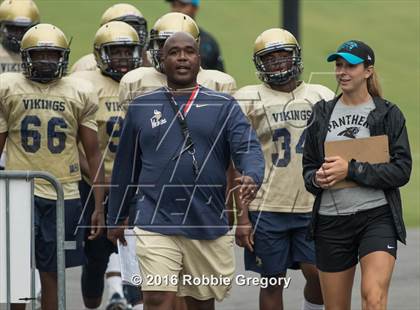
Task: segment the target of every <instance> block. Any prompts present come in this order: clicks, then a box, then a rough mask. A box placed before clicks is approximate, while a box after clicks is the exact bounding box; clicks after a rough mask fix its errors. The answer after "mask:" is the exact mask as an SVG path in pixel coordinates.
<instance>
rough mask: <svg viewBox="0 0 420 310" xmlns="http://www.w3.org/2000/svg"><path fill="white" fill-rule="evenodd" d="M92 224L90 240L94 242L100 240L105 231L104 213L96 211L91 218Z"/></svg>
mask: <svg viewBox="0 0 420 310" xmlns="http://www.w3.org/2000/svg"><path fill="white" fill-rule="evenodd" d="M90 223H91V228H90V235H89V237H88V239H89V240H94V239H96V238H98V237H99V236H100V235H101V234H102V232H103V231H104V226H105V218H104V212H103V211H102V210H96V209H95V210H94V211H93V213H92V216H91V218H90Z"/></svg>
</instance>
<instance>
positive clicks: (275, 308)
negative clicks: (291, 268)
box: [260, 273, 286, 310]
mask: <svg viewBox="0 0 420 310" xmlns="http://www.w3.org/2000/svg"><path fill="white" fill-rule="evenodd" d="M274 277H275V278H279V277H286V273H281V274H278V275H276V276H273V278H274ZM270 278H271V277H270ZM268 282H269V281H268V279H267V283H268ZM278 282H280V281H278ZM281 283H283V281H282V282H281ZM282 309H283V284H280V285H268V286H267V287H266V288H261V289H260V310H282Z"/></svg>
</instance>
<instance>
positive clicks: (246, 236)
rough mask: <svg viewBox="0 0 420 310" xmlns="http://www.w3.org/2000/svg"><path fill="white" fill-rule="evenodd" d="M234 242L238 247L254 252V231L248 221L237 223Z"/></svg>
mask: <svg viewBox="0 0 420 310" xmlns="http://www.w3.org/2000/svg"><path fill="white" fill-rule="evenodd" d="M235 242H236V244H237V245H238V246H240V247H242V248H247V249H248V250H250V251H251V252H254V231H253V228H252V224H251V222H250V221H248V222H243V223H239V222H238V225H237V226H236V231H235Z"/></svg>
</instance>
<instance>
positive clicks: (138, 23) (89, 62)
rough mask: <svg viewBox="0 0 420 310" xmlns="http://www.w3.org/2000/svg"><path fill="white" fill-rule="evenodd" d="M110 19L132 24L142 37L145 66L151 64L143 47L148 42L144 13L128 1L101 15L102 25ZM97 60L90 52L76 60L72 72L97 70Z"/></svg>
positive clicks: (115, 5) (141, 43) (112, 7)
mask: <svg viewBox="0 0 420 310" xmlns="http://www.w3.org/2000/svg"><path fill="white" fill-rule="evenodd" d="M110 21H122V22H125V23H127V24H129V25H130V26H132V27H133V28H134V29H135V30H136V31H137V34H138V36H139V39H140V45H141V47H142V50H143V51H144V52H143V55H142V58H143V66H149V65H150V63H149V61H148V59H147V56H146V50H145V49H143V48H144V47H145V46H146V44H147V35H148V32H147V21H146V19H145V18H144V17H143V14H142V13H141V12H140V11H139V10H138V9H137V8H136V7H135V6H133V5H131V4H126V3H119V4H114V5H113V6H111V7H110V8H108V9H107V10H106V11H105V12H104V14H103V15H102V17H101V26H103V25H105V24H106V23H109V22H110ZM96 68H97V62H96V61H95V56H94V55H93V53H92V54H88V55H85V56H83V57H82V58H80V59H79V60H78V61H76V62H75V63H74V64H73V66H72V67H71V70H70V72H76V71H86V70H96Z"/></svg>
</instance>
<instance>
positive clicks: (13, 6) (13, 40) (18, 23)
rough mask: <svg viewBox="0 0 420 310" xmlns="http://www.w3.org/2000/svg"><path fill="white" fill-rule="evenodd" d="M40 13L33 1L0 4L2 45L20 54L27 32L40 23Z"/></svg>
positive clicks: (0, 36) (13, 1)
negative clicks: (22, 41) (21, 43)
mask: <svg viewBox="0 0 420 310" xmlns="http://www.w3.org/2000/svg"><path fill="white" fill-rule="evenodd" d="M39 19H40V18H39V11H38V8H37V6H36V4H35V3H34V2H33V1H32V0H4V1H3V2H2V3H1V4H0V43H1V44H2V45H3V46H4V47H5V48H7V49H8V50H10V51H12V52H14V53H19V50H20V42H21V40H22V37H23V35H24V34H25V32H26V31H27V30H28V29H29V28H30V27H32V26H33V25H36V24H38V23H39Z"/></svg>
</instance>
